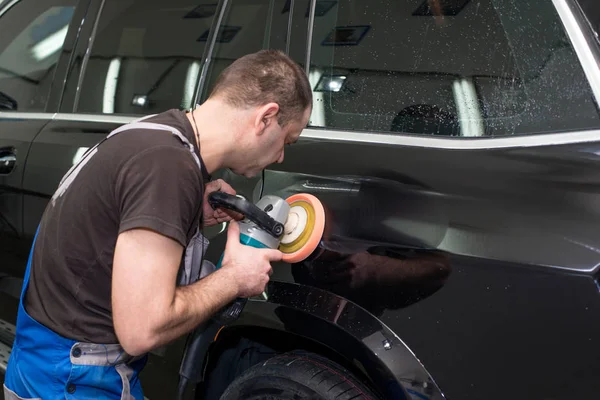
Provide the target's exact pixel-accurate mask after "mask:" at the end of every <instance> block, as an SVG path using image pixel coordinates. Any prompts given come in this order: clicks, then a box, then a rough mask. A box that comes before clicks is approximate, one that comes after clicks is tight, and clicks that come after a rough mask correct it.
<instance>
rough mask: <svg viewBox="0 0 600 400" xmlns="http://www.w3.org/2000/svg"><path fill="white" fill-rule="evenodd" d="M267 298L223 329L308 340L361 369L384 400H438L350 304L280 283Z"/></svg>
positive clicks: (413, 363) (390, 340) (412, 364)
mask: <svg viewBox="0 0 600 400" xmlns="http://www.w3.org/2000/svg"><path fill="white" fill-rule="evenodd" d="M267 293H268V297H269V298H268V300H267V301H264V300H251V301H249V302H248V303H247V305H246V308H245V309H244V313H243V315H242V316H241V317H240V318H239V319H238V320H237V321H235V322H234V323H232V324H230V325H228V327H227V328H226V329H231V328H237V327H244V326H253V327H262V328H269V329H274V330H283V331H285V332H288V333H290V334H293V335H300V336H302V337H308V338H311V340H314V341H317V342H318V343H320V344H322V345H325V346H327V347H329V348H330V349H332V350H334V351H336V352H338V353H339V354H341V355H342V356H343V357H346V358H347V359H348V360H352V361H353V362H354V363H356V365H361V366H362V368H361V369H363V372H364V374H365V375H366V376H368V377H369V378H370V379H371V380H372V381H373V384H374V385H375V387H377V388H379V391H380V392H381V395H383V396H384V398H389V399H392V398H393V399H407V400H408V399H410V398H411V397H410V395H409V393H411V392H412V393H415V392H416V393H419V394H421V395H422V396H426V398H427V399H431V400H433V399H442V398H443V396H442V394H441V392H440V391H439V389H438V388H437V387H436V384H435V382H434V380H433V379H432V378H431V377H430V376H429V374H428V373H427V371H426V370H425V369H424V368H423V366H422V365H421V364H420V362H419V360H418V359H417V358H415V356H414V354H412V353H411V352H410V350H409V349H408V348H407V347H406V346H405V344H404V343H403V341H402V339H401V338H399V337H398V336H397V335H396V334H395V333H394V332H393V331H391V330H390V329H389V328H388V327H387V326H385V325H384V324H382V323H381V322H380V321H378V320H377V319H376V318H374V317H373V315H371V314H370V313H369V312H367V311H366V310H365V309H363V308H361V307H359V306H357V305H356V304H355V303H352V302H349V301H348V300H347V299H345V298H343V297H340V296H337V295H334V294H332V293H331V292H328V291H323V290H320V289H317V288H315V287H310V286H305V285H299V284H292V283H285V282H270V283H269V285H268V286H267ZM400 383H401V384H400Z"/></svg>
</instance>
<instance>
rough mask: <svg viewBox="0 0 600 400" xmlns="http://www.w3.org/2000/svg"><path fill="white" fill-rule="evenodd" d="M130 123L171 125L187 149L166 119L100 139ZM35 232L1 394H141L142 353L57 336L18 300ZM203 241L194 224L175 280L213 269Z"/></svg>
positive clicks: (10, 397)
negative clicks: (207, 259)
mask: <svg viewBox="0 0 600 400" xmlns="http://www.w3.org/2000/svg"><path fill="white" fill-rule="evenodd" d="M146 118H149V117H146ZM138 121H139V120H138ZM134 128H144V129H160V130H167V131H171V133H173V134H174V135H175V136H177V137H179V138H180V139H181V140H182V141H183V142H184V144H185V145H186V146H187V147H188V148H190V151H191V152H192V154H193V147H192V145H191V143H189V141H187V139H185V137H183V135H181V133H179V132H178V131H177V130H175V129H174V128H172V127H170V126H166V125H160V124H152V123H140V122H133V123H130V124H127V125H125V126H123V127H121V128H119V129H116V130H115V131H113V132H112V133H111V134H110V135H109V136H108V137H107V138H106V139H108V138H109V137H111V136H113V135H114V134H116V133H119V132H122V131H124V130H129V129H134ZM106 139H104V140H106ZM101 143H102V142H101ZM99 144H100V143H99ZM99 144H98V145H99ZM98 145H96V146H95V147H94V148H92V149H91V151H89V152H88V153H89V155H86V156H84V159H82V160H81V161H80V162H79V163H77V164H76V165H74V166H73V167H72V168H71V170H69V172H68V173H67V174H66V175H65V177H64V178H63V180H62V181H61V184H60V186H59V188H58V190H57V192H56V193H55V196H57V195H60V194H61V193H64V191H65V190H66V188H67V187H68V184H69V179H72V178H71V177H70V175H71V173H75V175H76V174H77V172H78V170H79V169H80V168H81V167H82V166H83V165H85V162H87V160H89V158H90V157H91V156H92V155H93V154H94V150H95V149H96V147H97V146H98ZM193 155H194V158H196V161H197V163H198V167H200V163H199V160H197V157H196V156H195V154H193ZM38 232H39V227H38ZM38 232H36V234H35V237H34V240H33V245H32V247H31V250H30V253H29V260H28V262H27V268H26V271H25V276H24V279H23V287H22V289H21V296H20V300H19V310H18V315H17V326H16V336H15V341H14V344H13V349H12V353H11V356H10V359H9V362H8V368H7V370H6V375H5V381H4V398H5V400H18V399H58V398H60V399H127V400H133V399H135V400H143V399H144V395H143V392H142V387H141V384H140V380H139V373H140V371H141V370H142V369H143V368H144V366H145V364H146V361H147V355H143V356H138V357H132V356H130V355H128V354H127V353H125V351H124V350H123V348H122V347H121V346H120V345H119V344H118V343H116V344H95V343H84V342H78V341H75V340H71V339H68V338H65V337H62V336H60V335H58V334H56V333H55V332H53V331H51V330H50V329H48V328H46V327H45V326H43V325H42V324H40V323H39V322H37V321H35V320H34V319H33V318H31V317H30V316H29V315H28V314H27V312H26V310H25V307H24V306H23V301H24V298H25V293H26V291H27V287H28V285H29V276H30V269H31V260H32V257H33V249H34V247H35V242H36V240H37V235H38ZM207 245H208V240H207V239H206V238H204V237H203V236H202V235H201V234H200V229H199V227H198V229H197V231H196V234H195V235H194V237H193V238H192V240H191V241H190V243H189V244H188V247H187V249H186V251H185V262H184V267H183V268H181V270H180V272H179V278H178V279H179V284H180V285H187V284H191V283H193V282H195V281H197V280H198V279H200V278H202V277H203V276H205V275H207V274H208V273H210V272H211V270H213V269H214V265H212V264H211V263H209V262H208V263H206V265H205V263H204V262H202V261H201V260H202V259H203V257H204V253H205V248H206V246H207Z"/></svg>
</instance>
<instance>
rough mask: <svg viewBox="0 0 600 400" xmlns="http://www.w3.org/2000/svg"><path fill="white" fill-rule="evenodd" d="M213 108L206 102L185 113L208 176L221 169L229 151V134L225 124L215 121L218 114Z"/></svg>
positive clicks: (211, 104) (213, 106)
mask: <svg viewBox="0 0 600 400" xmlns="http://www.w3.org/2000/svg"><path fill="white" fill-rule="evenodd" d="M215 106H216V105H215V104H213V103H209V102H206V103H203V104H202V105H201V106H199V107H197V108H195V109H194V110H193V111H192V112H191V113H186V116H187V118H188V120H189V121H190V124H191V125H192V127H193V128H194V133H195V135H194V136H195V137H196V145H197V146H198V148H199V150H200V156H201V157H202V161H203V162H204V166H205V167H206V170H207V171H208V173H209V174H213V173H214V172H215V171H217V170H218V169H221V168H223V166H224V164H225V160H226V158H227V154H228V153H229V151H230V144H229V138H230V136H231V132H227V126H228V125H227V124H223V123H221V122H220V121H218V120H217V116H218V115H220V114H219V113H218V112H215V111H216V110H215V109H214V108H215ZM192 113H193V115H192ZM196 122H197V125H196Z"/></svg>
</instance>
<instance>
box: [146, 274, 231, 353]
mask: <svg viewBox="0 0 600 400" xmlns="http://www.w3.org/2000/svg"><path fill="white" fill-rule="evenodd" d="M233 282H234V280H233V279H232V277H231V276H229V272H228V271H227V270H222V269H220V270H217V271H215V272H214V273H212V274H210V275H208V276H207V277H206V278H204V279H202V280H200V281H198V282H196V283H194V284H191V285H188V286H181V287H178V288H177V289H176V290H175V295H174V297H173V301H172V303H171V304H170V305H169V307H167V308H166V309H164V310H163V311H162V312H161V315H160V316H158V317H159V318H158V320H157V324H156V326H155V327H154V329H153V332H152V333H151V346H152V348H156V347H160V346H162V345H164V344H166V343H169V342H171V341H173V340H175V339H177V338H178V337H180V336H182V335H185V334H187V333H189V332H190V331H192V330H193V329H194V328H195V327H196V326H198V325H199V324H201V323H202V322H204V321H206V320H207V319H209V318H211V317H212V316H213V315H214V314H215V313H216V312H217V311H219V310H220V309H222V308H223V307H225V306H226V305H228V304H229V303H231V302H232V301H233V300H234V299H235V298H236V295H237V288H236V286H235V284H234V283H233Z"/></svg>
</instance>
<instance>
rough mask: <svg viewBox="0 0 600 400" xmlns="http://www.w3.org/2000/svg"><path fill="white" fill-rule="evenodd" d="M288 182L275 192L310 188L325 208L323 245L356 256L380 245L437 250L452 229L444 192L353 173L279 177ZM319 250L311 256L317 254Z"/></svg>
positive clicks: (279, 193) (329, 249)
mask: <svg viewBox="0 0 600 400" xmlns="http://www.w3.org/2000/svg"><path fill="white" fill-rule="evenodd" d="M274 174H275V175H277V176H275V177H273V179H272V181H280V182H283V184H284V185H285V186H284V187H283V188H278V190H277V191H276V192H274V191H273V190H272V189H273V188H267V190H268V189H271V193H273V192H274V194H276V195H277V196H280V197H287V196H291V195H292V194H295V193H306V192H310V193H312V194H314V195H315V196H317V197H318V198H319V201H320V202H321V203H322V205H323V207H324V209H325V210H326V212H325V218H326V223H325V231H324V234H323V240H322V241H321V243H320V244H319V249H322V250H327V251H333V252H335V253H339V254H355V253H357V252H358V251H361V250H367V249H369V248H374V247H385V248H394V249H419V250H435V249H437V248H438V246H439V245H440V243H442V241H443V240H444V237H445V236H446V233H447V231H448V225H449V221H448V216H447V215H446V213H445V212H444V203H443V199H442V197H441V196H440V195H438V194H436V193H433V192H431V191H429V190H427V189H425V188H423V187H421V186H419V185H418V184H413V183H411V184H404V183H401V182H398V181H394V180H391V179H381V178H371V177H353V176H335V177H321V176H306V175H292V176H285V175H283V174H281V176H278V174H277V173H274ZM317 253H318V251H317V252H315V253H314V254H313V256H312V257H311V258H314V257H315V256H317V255H318V254H317Z"/></svg>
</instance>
